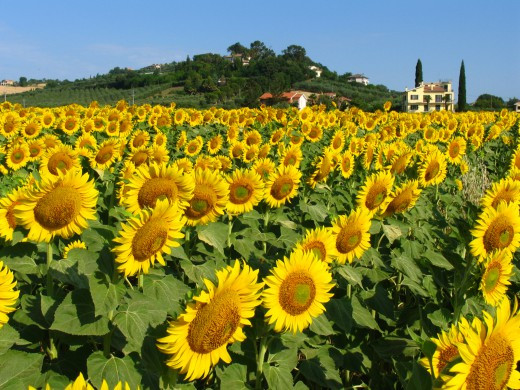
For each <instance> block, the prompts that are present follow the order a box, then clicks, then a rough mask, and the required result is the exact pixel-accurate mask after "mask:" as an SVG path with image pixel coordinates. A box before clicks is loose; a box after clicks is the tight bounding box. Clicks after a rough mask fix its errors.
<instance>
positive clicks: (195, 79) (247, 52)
mask: <svg viewBox="0 0 520 390" xmlns="http://www.w3.org/2000/svg"><path fill="white" fill-rule="evenodd" d="M228 52H229V55H226V56H222V55H219V54H214V53H206V54H198V55H195V56H193V58H190V57H189V56H188V57H187V58H186V60H185V61H180V62H172V63H168V64H153V65H150V66H147V67H145V68H142V69H139V70H131V69H129V68H119V67H116V68H114V69H112V70H110V71H109V72H108V73H107V74H104V75H97V76H95V77H91V78H88V79H87V78H85V79H79V80H75V81H73V82H72V81H68V80H63V81H60V80H45V82H46V84H47V85H46V87H45V88H44V89H42V90H34V91H28V92H24V93H20V94H14V95H11V96H10V97H9V101H11V102H13V103H20V104H25V105H26V106H41V107H49V106H58V105H65V104H70V103H79V104H88V103H89V102H90V101H92V100H97V101H98V102H99V103H100V104H114V103H115V102H117V101H118V100H121V99H125V100H127V101H129V102H130V103H136V104H143V103H149V104H165V105H167V104H170V103H171V102H175V103H176V104H177V105H178V106H179V107H195V108H206V107H209V106H220V107H225V108H235V107H242V106H249V107H254V106H258V104H259V100H258V97H259V96H260V95H262V94H263V93H264V92H270V93H272V94H273V95H276V94H279V93H281V92H283V91H286V90H290V89H303V90H308V91H311V92H316V93H318V92H335V93H336V94H337V95H338V96H342V97H346V98H348V99H350V100H351V101H352V104H353V105H356V106H358V107H360V108H362V109H364V110H374V109H376V108H381V107H382V105H383V103H384V102H385V101H386V100H390V101H392V104H393V106H394V107H395V108H399V106H400V102H401V93H400V92H397V91H390V90H388V88H386V87H385V86H383V85H376V86H374V85H367V86H365V85H363V84H358V83H350V82H348V81H347V79H348V76H350V73H345V74H343V75H338V74H337V73H336V72H334V71H330V70H329V69H328V68H327V67H326V66H324V65H322V64H319V63H316V62H314V61H313V60H311V59H310V58H309V57H308V56H307V53H306V50H305V48H303V47H301V46H298V45H290V46H288V47H287V48H286V49H284V50H283V51H282V53H281V54H278V55H277V54H275V53H274V52H273V51H272V50H271V49H269V48H268V47H267V46H266V45H265V44H264V43H263V42H260V41H255V42H252V43H251V44H250V46H249V47H245V46H243V45H241V44H240V43H239V42H237V43H235V44H233V45H231V46H230V47H229V48H228ZM311 67H317V68H319V69H321V75H320V77H319V78H317V77H316V73H315V71H314V70H311V69H310V68H311ZM320 102H323V103H329V102H328V101H327V100H326V99H323V100H322V101H320Z"/></svg>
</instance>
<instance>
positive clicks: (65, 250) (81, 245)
mask: <svg viewBox="0 0 520 390" xmlns="http://www.w3.org/2000/svg"><path fill="white" fill-rule="evenodd" d="M72 249H87V246H86V245H85V243H84V242H83V241H80V240H76V241H74V242H71V243H70V244H69V245H67V246H66V247H65V248H63V252H62V254H61V255H62V256H63V258H64V259H66V258H68V256H69V252H70V251H71V250H72Z"/></svg>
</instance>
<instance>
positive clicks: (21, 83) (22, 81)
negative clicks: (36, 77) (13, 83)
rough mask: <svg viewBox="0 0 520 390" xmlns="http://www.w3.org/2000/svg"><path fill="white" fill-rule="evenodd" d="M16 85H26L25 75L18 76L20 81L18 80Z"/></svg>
mask: <svg viewBox="0 0 520 390" xmlns="http://www.w3.org/2000/svg"><path fill="white" fill-rule="evenodd" d="M18 85H19V86H20V87H26V86H27V77H23V76H22V77H20V81H18Z"/></svg>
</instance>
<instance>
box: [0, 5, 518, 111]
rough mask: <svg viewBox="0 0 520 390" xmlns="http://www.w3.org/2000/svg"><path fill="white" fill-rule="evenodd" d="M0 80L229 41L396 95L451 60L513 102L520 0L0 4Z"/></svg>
mask: <svg viewBox="0 0 520 390" xmlns="http://www.w3.org/2000/svg"><path fill="white" fill-rule="evenodd" d="M2 14H3V15H4V16H3V17H2V19H1V20H0V37H1V39H0V79H14V80H18V79H19V77H20V76H25V77H28V78H57V79H69V80H74V79H76V78H84V77H89V76H90V75H95V74H97V73H106V72H108V70H110V69H112V68H114V67H116V66H120V67H130V68H134V69H136V68H140V67H143V66H146V65H150V64H153V63H166V62H172V61H180V60H184V59H185V58H186V56H187V55H190V56H192V55H194V54H200V53H207V52H213V53H219V54H225V53H226V48H227V47H228V46H230V45H231V44H233V43H235V42H237V41H239V42H240V43H242V44H243V45H245V46H249V44H250V43H251V42H252V41H254V40H260V41H263V42H264V43H265V44H266V45H267V46H268V47H271V48H272V49H273V50H274V51H275V52H276V53H280V52H281V51H282V50H283V49H285V48H286V47H287V46H289V45H291V44H297V45H301V46H303V47H305V49H306V50H307V55H308V56H309V57H310V58H311V59H313V60H314V61H316V62H320V63H322V64H324V65H326V66H327V67H328V68H329V69H331V70H333V71H336V72H338V73H339V74H342V73H345V72H353V73H364V74H365V75H366V76H367V77H369V78H370V81H371V83H374V84H384V85H386V86H387V87H389V88H391V89H395V90H399V91H401V90H404V88H405V87H413V83H414V77H415V64H416V62H417V59H418V58H420V59H421V61H422V64H423V75H424V80H425V81H438V80H439V79H451V80H453V83H454V88H455V90H457V84H458V78H459V69H460V63H461V60H464V63H465V67H466V80H467V83H466V85H467V100H468V101H469V102H472V101H474V100H475V99H476V98H477V97H478V96H479V95H480V94H482V93H491V94H493V95H497V96H501V97H503V98H504V99H508V98H511V97H514V96H515V97H518V98H520V19H519V15H520V1H518V0H504V1H489V0H472V1H469V0H450V1H447V0H437V1H409V0H406V1H397V0H395V1H388V0H381V1H346V0H343V1H339V0H337V1H307V0H300V1H283V0H279V1H271V0H261V1H254V2H253V1H247V0H241V1H238V0H237V1H196V0H195V1H166V0H164V1H159V0H150V1H136V0H126V1H122V0H112V1H110V0H106V2H105V1H100V0H88V1H74V0H67V1H65V0H48V1H41V0H25V1H3V2H2Z"/></svg>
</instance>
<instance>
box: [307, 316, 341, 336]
mask: <svg viewBox="0 0 520 390" xmlns="http://www.w3.org/2000/svg"><path fill="white" fill-rule="evenodd" d="M309 329H310V330H311V332H314V333H316V334H319V335H320V336H330V335H331V334H334V333H335V332H334V329H332V324H331V323H330V322H329V320H328V319H327V317H326V316H325V314H321V315H319V316H318V317H316V318H313V319H312V323H311V326H310V327H309Z"/></svg>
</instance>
